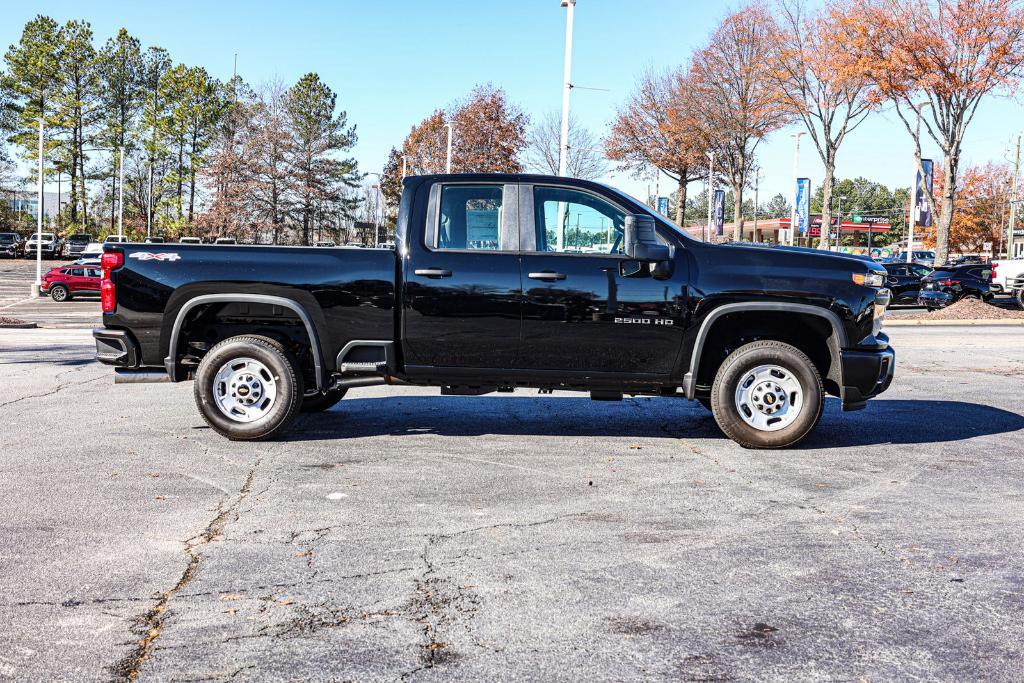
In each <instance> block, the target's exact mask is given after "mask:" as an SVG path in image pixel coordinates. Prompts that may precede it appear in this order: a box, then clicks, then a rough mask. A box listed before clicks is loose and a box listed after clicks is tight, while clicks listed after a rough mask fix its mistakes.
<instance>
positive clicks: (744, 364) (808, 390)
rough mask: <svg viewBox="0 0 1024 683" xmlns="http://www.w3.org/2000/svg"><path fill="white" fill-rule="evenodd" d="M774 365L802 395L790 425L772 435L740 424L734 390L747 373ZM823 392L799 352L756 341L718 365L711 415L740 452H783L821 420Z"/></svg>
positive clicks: (779, 344)
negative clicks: (745, 449)
mask: <svg viewBox="0 0 1024 683" xmlns="http://www.w3.org/2000/svg"><path fill="white" fill-rule="evenodd" d="M762 365H776V366H779V367H781V368H782V369H783V370H785V371H787V372H789V373H791V374H792V377H793V378H794V379H795V380H796V381H797V382H798V383H799V385H800V389H801V393H802V394H803V399H802V401H803V402H802V405H801V407H800V409H799V412H798V413H797V415H796V418H795V419H794V420H793V422H792V423H790V424H788V425H786V426H785V427H783V428H781V429H778V430H776V431H762V430H760V429H758V428H756V427H754V426H752V425H750V424H747V422H745V421H744V419H743V416H742V415H741V413H740V408H739V406H737V401H736V390H737V388H738V387H739V384H740V382H741V381H743V380H744V379H745V377H747V373H749V372H750V371H751V370H753V369H754V368H756V367H758V366H762ZM824 404H825V390H824V387H823V386H822V382H821V375H820V374H819V373H818V369H817V368H815V367H814V363H812V362H811V359H810V358H808V357H807V355H806V354H804V352H803V351H801V350H800V349H797V348H796V347H794V346H790V345H789V344H786V343H783V342H780V341H772V340H766V341H757V342H752V343H750V344H746V345H745V346H741V347H740V348H738V349H736V350H735V351H733V352H732V353H731V354H729V356H728V358H726V359H725V361H723V362H722V365H721V367H719V368H718V373H717V374H716V375H715V382H714V384H713V385H712V388H711V412H712V413H714V416H715V421H716V422H717V423H718V426H719V427H720V428H721V430H722V431H723V432H724V433H725V435H726V436H728V437H729V438H730V439H732V440H733V441H735V442H736V443H738V444H739V445H741V446H743V447H744V448H787V447H789V446H793V445H795V444H797V443H799V442H800V441H801V440H802V439H803V438H804V437H806V436H807V435H808V434H810V433H811V431H812V430H813V429H814V428H815V427H816V426H817V424H818V421H819V420H820V419H821V413H822V410H823V408H824Z"/></svg>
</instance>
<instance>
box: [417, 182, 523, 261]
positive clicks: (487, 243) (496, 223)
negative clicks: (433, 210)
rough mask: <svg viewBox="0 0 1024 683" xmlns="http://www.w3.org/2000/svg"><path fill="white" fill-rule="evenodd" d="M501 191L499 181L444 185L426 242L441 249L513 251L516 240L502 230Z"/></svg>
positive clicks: (504, 220) (436, 248)
mask: <svg viewBox="0 0 1024 683" xmlns="http://www.w3.org/2000/svg"><path fill="white" fill-rule="evenodd" d="M504 194H505V186H504V185H501V184H493V185H489V184H472V185H443V186H442V187H441V196H440V201H439V206H438V212H437V219H436V224H435V226H434V231H433V232H434V234H433V239H432V240H430V243H429V244H428V246H430V247H431V248H433V249H435V250H441V251H446V250H447V251H515V249H516V246H517V245H516V243H515V242H516V240H515V239H513V236H511V235H508V234H507V233H508V231H507V230H502V226H503V225H505V223H506V216H505V201H504Z"/></svg>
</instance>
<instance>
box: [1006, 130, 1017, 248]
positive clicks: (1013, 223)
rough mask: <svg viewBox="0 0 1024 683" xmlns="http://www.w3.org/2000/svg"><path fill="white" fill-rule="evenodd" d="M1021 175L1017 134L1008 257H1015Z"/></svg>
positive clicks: (1007, 233) (1008, 229)
mask: <svg viewBox="0 0 1024 683" xmlns="http://www.w3.org/2000/svg"><path fill="white" fill-rule="evenodd" d="M1019 176H1020V135H1018V136H1017V154H1016V156H1015V157H1014V161H1013V186H1012V188H1011V190H1010V221H1009V223H1007V226H1006V258H1008V259H1012V258H1013V257H1014V254H1013V247H1014V239H1013V232H1014V230H1016V228H1017V211H1018V209H1017V186H1018V178H1019Z"/></svg>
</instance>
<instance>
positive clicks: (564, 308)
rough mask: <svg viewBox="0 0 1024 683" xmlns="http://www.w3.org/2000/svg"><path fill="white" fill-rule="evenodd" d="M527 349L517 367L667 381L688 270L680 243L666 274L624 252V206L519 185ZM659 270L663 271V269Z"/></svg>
mask: <svg viewBox="0 0 1024 683" xmlns="http://www.w3.org/2000/svg"><path fill="white" fill-rule="evenodd" d="M519 193H520V217H521V221H520V223H521V225H520V230H521V234H522V235H523V236H524V239H523V244H522V250H523V253H522V277H523V287H524V292H523V342H522V345H521V348H520V354H519V365H518V367H520V368H522V369H526V370H558V371H566V372H581V373H595V372H599V373H616V374H621V375H628V376H632V377H635V376H637V375H644V376H647V378H653V377H654V376H658V377H667V376H668V375H670V374H671V372H672V369H673V367H674V365H675V361H676V358H677V356H678V354H679V350H680V348H681V347H682V341H683V332H684V330H685V322H686V316H687V307H686V301H687V291H688V289H687V282H688V270H687V266H686V260H685V258H683V256H682V243H681V241H679V242H675V241H674V240H672V238H670V237H668V236H667V235H665V236H663V235H659V241H662V240H664V241H665V242H666V243H668V244H670V245H672V246H674V248H675V249H674V256H673V260H672V262H671V263H670V264H665V265H667V266H669V267H668V269H667V272H658V273H654V272H652V270H651V268H650V266H649V264H646V263H639V262H636V261H630V260H629V259H627V258H626V257H625V255H624V253H623V252H624V248H623V225H624V222H625V217H626V215H628V213H629V211H628V209H627V207H626V206H625V205H624V204H623V203H621V200H618V199H616V198H615V197H612V196H607V195H603V194H598V193H597V191H596V190H595V191H593V192H592V191H589V190H583V189H579V188H575V187H568V186H559V185H558V184H557V183H552V184H544V185H540V184H537V185H520V188H519ZM659 270H660V269H659Z"/></svg>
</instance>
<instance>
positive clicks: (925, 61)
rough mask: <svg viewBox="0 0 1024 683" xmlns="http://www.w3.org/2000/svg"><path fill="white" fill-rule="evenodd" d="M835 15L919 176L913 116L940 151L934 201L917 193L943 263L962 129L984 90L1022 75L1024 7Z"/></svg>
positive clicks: (871, 2) (959, 2)
mask: <svg viewBox="0 0 1024 683" xmlns="http://www.w3.org/2000/svg"><path fill="white" fill-rule="evenodd" d="M841 19H842V28H843V29H844V31H845V32H846V35H847V44H848V49H850V50H851V52H853V53H854V54H855V55H856V56H857V64H856V68H857V70H858V71H859V72H860V73H861V74H863V75H864V76H865V77H867V78H868V79H870V81H871V82H872V84H873V85H874V86H875V87H876V88H877V95H878V96H880V97H882V98H885V99H887V100H889V101H891V102H892V103H893V104H894V105H895V106H894V109H895V110H896V114H897V116H899V119H900V121H902V122H903V125H904V126H905V127H906V129H907V131H908V132H909V133H910V135H911V137H912V139H913V141H914V156H915V158H916V160H917V167H918V172H919V173H921V175H922V177H923V176H924V169H923V168H922V164H921V135H922V132H921V130H920V127H919V125H918V121H920V122H921V123H922V124H923V125H924V130H925V132H926V134H927V135H928V136H929V137H931V139H932V140H934V141H935V144H937V145H938V146H939V149H941V150H942V173H943V177H942V179H941V186H942V188H943V189H942V196H941V201H940V203H939V205H938V206H936V202H935V199H934V198H933V197H932V196H931V193H929V192H924V193H923V194H924V197H925V200H926V201H927V203H928V206H929V207H930V208H931V210H932V215H933V216H936V218H937V221H938V223H937V225H936V236H935V262H936V263H943V262H945V260H946V259H947V257H948V255H949V234H950V226H951V225H952V223H953V220H954V213H953V212H954V209H955V204H954V199H955V197H956V192H957V188H958V186H959V184H960V182H959V173H960V155H961V149H962V146H963V141H964V136H965V135H966V132H967V127H968V126H969V125H970V123H971V121H972V120H973V119H974V114H975V112H977V110H978V104H980V103H981V101H982V99H984V98H985V96H986V95H989V94H992V93H998V92H1000V91H1002V92H1005V93H1011V92H1013V91H1014V89H1015V88H1016V86H1018V85H1019V83H1020V80H1021V75H1022V73H1024V9H1022V7H1021V3H1020V2H1019V0H858V2H856V3H854V5H853V7H852V8H851V9H850V10H849V11H847V12H846V13H845V14H843V15H842V16H841ZM925 107H927V109H928V111H927V112H925V111H924V108H925ZM911 219H913V217H911ZM908 248H909V246H908Z"/></svg>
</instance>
